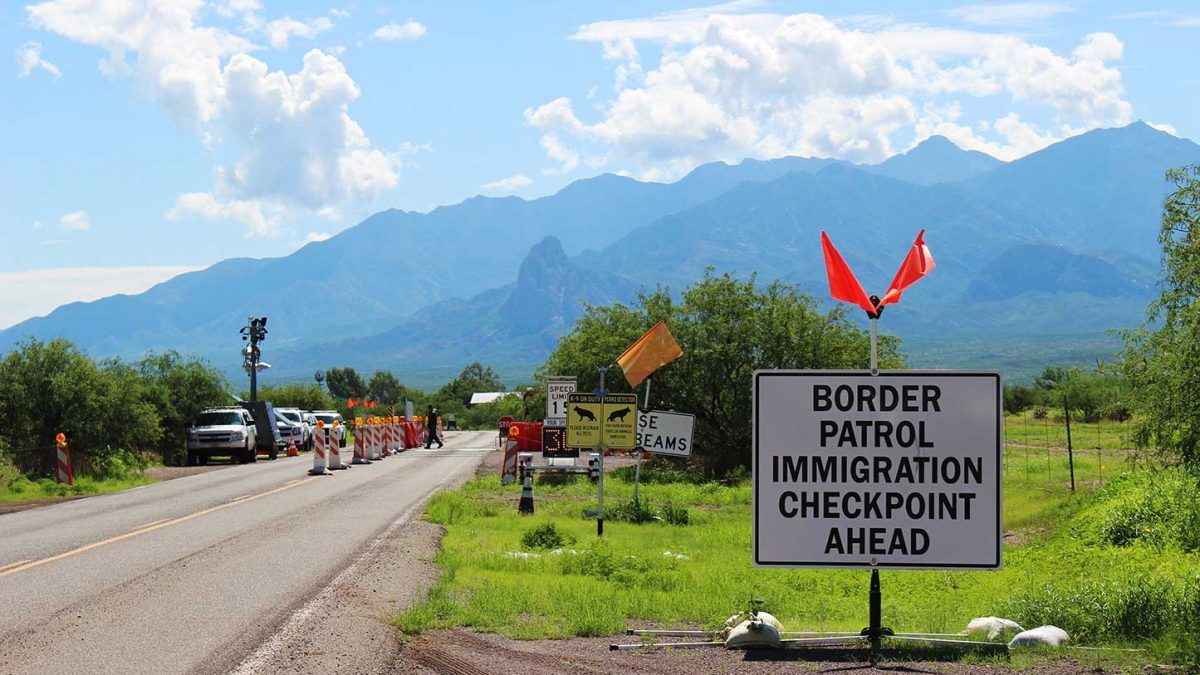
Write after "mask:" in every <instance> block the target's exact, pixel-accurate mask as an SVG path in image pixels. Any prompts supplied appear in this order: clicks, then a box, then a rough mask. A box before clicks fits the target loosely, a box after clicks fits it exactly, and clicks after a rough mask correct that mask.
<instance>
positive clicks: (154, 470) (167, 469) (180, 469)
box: [143, 462, 236, 480]
mask: <svg viewBox="0 0 1200 675" xmlns="http://www.w3.org/2000/svg"><path fill="white" fill-rule="evenodd" d="M235 465H236V462H230V463H228V464H210V465H208V466H153V467H150V468H149V469H146V470H145V471H144V472H143V473H144V474H145V476H146V477H147V478H153V479H154V480H172V479H175V478H186V477H188V476H195V475H196V474H200V473H208V472H210V471H220V470H221V469H228V468H229V467H231V466H235Z"/></svg>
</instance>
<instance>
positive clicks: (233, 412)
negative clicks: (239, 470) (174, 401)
mask: <svg viewBox="0 0 1200 675" xmlns="http://www.w3.org/2000/svg"><path fill="white" fill-rule="evenodd" d="M187 436H188V440H187V463H188V464H189V465H193V466H194V465H196V464H200V465H204V464H208V459H209V457H212V456H213V455H229V456H230V457H231V458H234V459H236V460H238V461H239V462H240V463H242V464H247V463H249V462H255V461H258V454H257V452H256V451H255V450H256V441H257V432H256V430H255V428H254V418H253V417H251V416H250V412H249V411H247V410H243V409H241V408H232V407H231V408H209V409H208V410H205V411H204V412H202V413H200V415H199V416H198V417H196V422H195V424H193V425H192V426H190V427H188V435H187Z"/></svg>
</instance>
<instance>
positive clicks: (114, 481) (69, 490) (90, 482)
mask: <svg viewBox="0 0 1200 675" xmlns="http://www.w3.org/2000/svg"><path fill="white" fill-rule="evenodd" d="M153 482H155V481H154V479H153V478H147V477H146V476H133V477H127V478H106V479H103V480H100V479H95V478H90V477H87V476H78V477H76V478H75V484H74V485H71V486H67V485H60V484H58V483H56V482H54V479H52V478H40V479H37V480H29V479H27V478H24V477H22V478H18V479H17V480H15V481H13V482H12V483H8V484H3V483H0V504H9V503H12V502H24V501H30V500H35V499H51V498H54V497H67V496H71V495H97V494H102V493H105V492H118V491H120V490H128V489H129V488H133V487H138V486H141V485H149V484H150V483H153Z"/></svg>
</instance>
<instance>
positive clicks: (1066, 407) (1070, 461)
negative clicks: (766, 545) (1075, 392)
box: [1063, 394, 1075, 492]
mask: <svg viewBox="0 0 1200 675" xmlns="http://www.w3.org/2000/svg"><path fill="white" fill-rule="evenodd" d="M1063 414H1065V415H1066V417H1067V465H1068V466H1070V467H1071V492H1074V491H1075V451H1074V450H1073V449H1072V448H1071V406H1070V404H1069V403H1068V402H1067V396H1066V394H1063Z"/></svg>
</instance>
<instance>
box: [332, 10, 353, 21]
mask: <svg viewBox="0 0 1200 675" xmlns="http://www.w3.org/2000/svg"><path fill="white" fill-rule="evenodd" d="M329 13H330V14H332V15H333V16H335V17H337V18H339V19H346V18H349V16H350V10H348V9H345V8H341V7H334V8H333V9H331V10H329Z"/></svg>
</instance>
